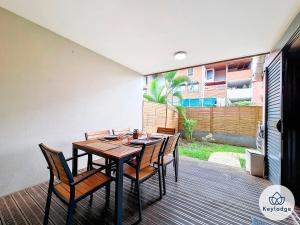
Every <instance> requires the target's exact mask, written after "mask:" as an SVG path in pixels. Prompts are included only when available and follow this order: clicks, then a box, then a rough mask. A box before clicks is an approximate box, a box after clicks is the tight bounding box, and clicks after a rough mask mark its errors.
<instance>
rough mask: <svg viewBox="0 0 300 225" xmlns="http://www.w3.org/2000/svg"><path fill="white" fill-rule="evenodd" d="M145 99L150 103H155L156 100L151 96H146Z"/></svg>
mask: <svg viewBox="0 0 300 225" xmlns="http://www.w3.org/2000/svg"><path fill="white" fill-rule="evenodd" d="M143 97H144V99H146V100H148V101H150V102H155V99H154V98H153V97H152V96H151V95H147V94H144V95H143Z"/></svg>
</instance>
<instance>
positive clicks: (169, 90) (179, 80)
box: [164, 71, 190, 100]
mask: <svg viewBox="0 0 300 225" xmlns="http://www.w3.org/2000/svg"><path fill="white" fill-rule="evenodd" d="M164 78H165V88H166V96H167V97H170V96H172V97H173V96H176V97H178V98H179V99H180V100H181V99H182V95H181V92H180V91H179V90H178V88H179V87H180V86H181V85H182V84H184V83H186V82H189V80H190V78H189V77H188V76H184V75H179V76H176V71H171V72H167V73H164Z"/></svg>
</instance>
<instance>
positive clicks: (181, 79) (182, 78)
mask: <svg viewBox="0 0 300 225" xmlns="http://www.w3.org/2000/svg"><path fill="white" fill-rule="evenodd" d="M189 81H190V78H189V77H187V76H178V77H176V78H174V79H173V80H172V83H171V87H172V88H175V87H178V86H179V85H181V84H183V83H186V82H189Z"/></svg>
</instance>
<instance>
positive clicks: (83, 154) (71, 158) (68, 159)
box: [66, 153, 88, 161]
mask: <svg viewBox="0 0 300 225" xmlns="http://www.w3.org/2000/svg"><path fill="white" fill-rule="evenodd" d="M87 154H88V153H82V154H79V155H77V156H73V157H70V158H67V159H66V161H70V160H74V159H76V158H79V157H81V156H85V155H87Z"/></svg>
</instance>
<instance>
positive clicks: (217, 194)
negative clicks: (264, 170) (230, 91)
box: [0, 158, 291, 225]
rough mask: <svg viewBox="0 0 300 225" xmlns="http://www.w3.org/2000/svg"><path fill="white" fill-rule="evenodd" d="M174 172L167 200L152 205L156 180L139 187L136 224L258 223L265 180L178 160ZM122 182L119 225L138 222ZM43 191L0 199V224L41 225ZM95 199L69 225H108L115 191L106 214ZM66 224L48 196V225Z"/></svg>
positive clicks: (63, 209)
mask: <svg viewBox="0 0 300 225" xmlns="http://www.w3.org/2000/svg"><path fill="white" fill-rule="evenodd" d="M179 172H180V174H179V181H178V183H175V182H174V175H173V168H172V167H169V169H168V171H167V195H165V196H164V197H163V199H162V200H161V201H156V199H157V198H158V193H159V192H158V182H157V177H156V176H155V177H153V178H152V179H151V180H149V181H148V182H145V183H144V184H143V185H142V198H143V208H144V210H143V221H142V223H141V224H228V225H229V224H230V225H231V224H233V225H234V224H236V225H240V224H250V223H251V217H252V216H254V217H256V218H261V219H262V220H263V218H264V217H263V216H262V214H261V213H260V211H259V208H258V198H259V195H260V193H261V191H262V190H263V189H264V188H265V187H267V186H268V185H270V183H269V182H268V181H266V180H263V179H260V178H255V177H252V176H250V175H248V174H247V173H246V172H244V171H243V170H241V169H238V168H233V167H228V166H223V165H219V164H215V163H211V162H204V161H196V160H190V159H187V158H182V159H181V160H180V171H179ZM124 181H125V188H124V216H123V220H124V224H132V223H133V222H135V221H136V220H137V205H136V199H135V194H134V192H131V191H130V183H129V181H128V180H127V179H126V178H124ZM112 186H113V185H112ZM112 188H114V187H112ZM113 190H114V189H113ZM46 192H47V183H43V184H40V185H38V186H34V187H30V188H27V189H25V190H23V191H19V192H16V193H14V194H11V195H8V196H4V197H2V198H0V224H3V225H4V224H5V225H6V224H22V225H23V224H33V225H35V224H41V223H42V219H43V213H44V205H45V200H46ZM94 196H95V197H94V203H93V205H92V206H89V204H88V199H85V200H83V201H81V203H80V204H78V206H77V208H76V210H75V215H74V224H85V225H86V224H112V221H113V208H114V207H113V206H114V204H113V203H114V191H113V192H112V196H111V206H110V209H108V210H104V203H105V202H104V189H103V190H99V191H98V192H97V193H96V194H95V195H94ZM65 219H66V207H65V205H64V204H63V203H62V202H61V201H59V200H58V199H57V198H56V197H53V200H52V205H51V211H50V221H49V224H51V225H53V224H57V225H61V224H64V223H65ZM289 222H291V221H289ZM269 223H270V224H274V222H273V223H272V222H269ZM286 223H287V221H285V222H281V223H278V224H286Z"/></svg>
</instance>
